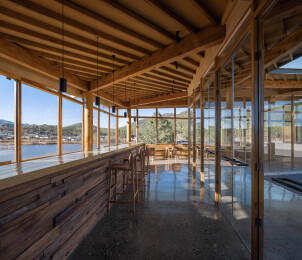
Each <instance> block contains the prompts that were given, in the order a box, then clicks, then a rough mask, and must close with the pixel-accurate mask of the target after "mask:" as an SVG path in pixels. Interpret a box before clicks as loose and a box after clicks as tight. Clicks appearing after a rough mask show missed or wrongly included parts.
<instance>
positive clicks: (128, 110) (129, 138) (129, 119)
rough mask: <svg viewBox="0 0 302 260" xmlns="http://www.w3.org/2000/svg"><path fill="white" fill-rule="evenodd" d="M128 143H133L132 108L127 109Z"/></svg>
mask: <svg viewBox="0 0 302 260" xmlns="http://www.w3.org/2000/svg"><path fill="white" fill-rule="evenodd" d="M127 142H128V143H131V107H127Z"/></svg>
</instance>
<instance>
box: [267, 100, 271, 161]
mask: <svg viewBox="0 0 302 260" xmlns="http://www.w3.org/2000/svg"><path fill="white" fill-rule="evenodd" d="M271 118H272V113H271V97H268V112H267V139H268V147H267V149H268V151H267V153H268V154H267V155H268V162H269V163H271V162H272V129H271V125H272V124H271Z"/></svg>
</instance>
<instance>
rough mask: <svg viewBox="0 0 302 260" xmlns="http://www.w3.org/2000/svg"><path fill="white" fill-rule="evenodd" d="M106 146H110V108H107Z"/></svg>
mask: <svg viewBox="0 0 302 260" xmlns="http://www.w3.org/2000/svg"><path fill="white" fill-rule="evenodd" d="M108 146H110V107H108Z"/></svg>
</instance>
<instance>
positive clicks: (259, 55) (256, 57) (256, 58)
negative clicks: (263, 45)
mask: <svg viewBox="0 0 302 260" xmlns="http://www.w3.org/2000/svg"><path fill="white" fill-rule="evenodd" d="M262 54H263V51H262V50H260V51H256V52H255V60H257V61H259V60H260V59H262V57H263V55H262Z"/></svg>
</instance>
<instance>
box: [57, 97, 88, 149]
mask: <svg viewBox="0 0 302 260" xmlns="http://www.w3.org/2000/svg"><path fill="white" fill-rule="evenodd" d="M83 106H84V105H83ZM62 109H63V98H62V92H59V96H58V129H57V138H58V154H59V155H62V151H63V148H62V146H63V128H62V127H63V115H62V111H63V110H62ZM82 143H83V138H82Z"/></svg>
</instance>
